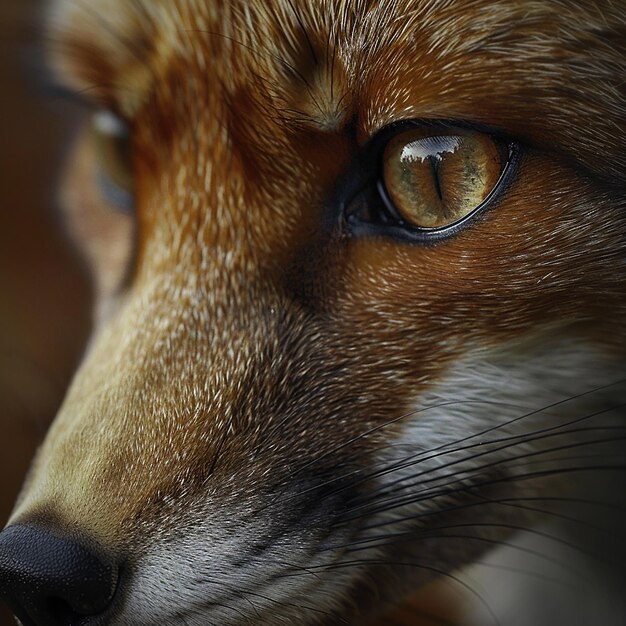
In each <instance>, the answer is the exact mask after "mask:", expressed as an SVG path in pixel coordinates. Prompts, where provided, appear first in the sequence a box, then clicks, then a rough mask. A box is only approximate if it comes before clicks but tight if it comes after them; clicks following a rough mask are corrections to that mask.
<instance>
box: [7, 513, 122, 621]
mask: <svg viewBox="0 0 626 626" xmlns="http://www.w3.org/2000/svg"><path fill="white" fill-rule="evenodd" d="M117 575H118V570H117V568H116V567H115V566H114V565H113V563H111V562H110V561H109V560H107V559H106V558H105V557H104V556H103V555H101V554H97V553H96V550H92V549H90V548H88V547H86V546H85V545H83V544H80V543H77V542H76V541H74V540H72V539H69V538H66V537H63V536H61V535H60V534H55V533H53V532H51V531H50V530H46V529H44V528H40V527H38V526H20V525H16V526H9V527H8V528H6V529H5V530H3V531H2V532H0V596H1V597H3V598H4V599H5V600H6V602H7V603H8V604H9V606H10V607H11V609H12V610H13V612H14V613H15V615H16V616H17V618H18V619H19V620H20V621H21V622H22V624H23V626H70V625H71V626H74V625H76V624H82V623H85V622H87V621H88V619H87V618H88V617H89V616H94V615H97V614H98V613H101V612H102V611H104V610H105V609H106V608H107V606H108V605H109V603H110V602H111V599H112V598H113V594H114V592H115V587H116V585H117Z"/></svg>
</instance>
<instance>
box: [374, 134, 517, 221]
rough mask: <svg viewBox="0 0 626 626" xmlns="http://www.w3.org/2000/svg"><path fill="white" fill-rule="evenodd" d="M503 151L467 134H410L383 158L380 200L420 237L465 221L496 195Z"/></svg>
mask: <svg viewBox="0 0 626 626" xmlns="http://www.w3.org/2000/svg"><path fill="white" fill-rule="evenodd" d="M505 152H506V151H503V149H502V146H501V145H500V144H499V143H498V142H496V140H494V139H493V138H492V137H490V136H489V135H487V134H485V133H480V132H476V131H470V130H465V129H450V128H441V129H433V128H427V127H426V128H412V129H410V130H407V131H404V132H400V133H398V134H397V135H395V136H394V137H393V138H392V139H391V140H390V141H389V142H388V143H387V145H386V147H385V149H384V152H383V156H382V161H383V162H382V168H381V169H382V181H381V183H382V184H379V189H380V192H381V196H382V198H383V200H384V202H385V204H386V205H387V208H388V209H389V211H390V212H391V213H392V214H394V213H395V217H396V220H397V221H399V222H400V224H402V225H405V226H407V227H409V228H415V229H419V230H422V231H430V230H432V231H434V230H438V231H439V230H441V229H447V228H449V227H451V226H453V225H456V224H459V223H460V222H462V221H464V220H465V219H466V218H468V217H469V216H470V215H472V214H473V213H474V212H475V211H477V210H478V209H479V208H480V207H481V206H483V205H484V204H485V202H486V201H487V200H488V199H489V198H490V196H491V195H492V194H493V192H494V190H495V189H496V188H497V187H498V183H499V181H500V180H501V178H502V174H503V171H504V169H505V166H506V164H507V162H508V154H506V153H505Z"/></svg>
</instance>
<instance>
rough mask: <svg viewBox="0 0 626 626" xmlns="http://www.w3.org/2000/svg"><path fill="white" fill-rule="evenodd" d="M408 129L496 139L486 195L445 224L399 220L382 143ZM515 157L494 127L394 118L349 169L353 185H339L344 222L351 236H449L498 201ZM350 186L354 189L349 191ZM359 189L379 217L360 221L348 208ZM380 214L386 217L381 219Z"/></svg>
mask: <svg viewBox="0 0 626 626" xmlns="http://www.w3.org/2000/svg"><path fill="white" fill-rule="evenodd" d="M412 128H431V129H432V130H433V132H436V131H437V130H442V129H445V130H448V131H449V130H459V131H465V132H467V131H473V132H479V133H484V134H486V135H488V136H489V137H490V138H491V139H492V140H493V141H494V142H495V143H496V146H497V147H498V149H499V150H500V152H501V154H502V159H503V166H502V172H501V173H500V176H499V177H498V180H497V182H496V184H495V185H494V187H493V189H492V190H491V191H490V192H489V194H488V195H487V197H486V198H485V199H484V200H483V201H482V202H481V203H480V204H479V205H478V206H476V207H475V208H474V209H472V211H470V212H469V213H468V214H467V215H465V216H463V217H462V218H460V219H458V220H456V221H455V222H453V223H452V224H449V225H447V226H442V227H439V228H420V227H418V226H413V225H411V224H408V223H407V222H406V221H405V220H403V219H402V217H401V215H400V213H399V211H398V210H397V208H396V207H395V205H394V203H393V201H392V200H391V198H390V196H389V193H388V191H387V188H386V186H385V182H384V177H383V169H382V160H383V153H384V149H385V146H386V145H387V143H388V142H389V140H390V139H391V138H392V137H394V136H396V135H397V134H400V133H402V132H405V131H407V130H410V129H412ZM521 157H522V146H521V144H520V143H519V142H518V141H516V140H514V139H513V138H512V137H510V136H509V135H506V134H505V133H503V132H502V131H501V130H499V129H497V128H493V127H489V126H485V125H482V124H474V123H469V122H464V121H458V120H455V121H450V120H431V119H426V120H422V119H412V120H403V121H400V122H394V123H393V124H390V125H388V126H386V127H385V128H383V129H382V130H381V131H379V132H378V133H377V134H376V135H375V136H374V137H373V138H372V139H371V140H370V141H369V142H368V144H366V145H365V147H364V148H363V154H362V155H361V156H360V158H359V161H358V163H357V164H356V167H355V168H353V169H352V175H351V176H350V178H353V177H354V175H355V174H356V177H357V178H358V179H360V183H357V184H355V182H354V181H352V184H350V185H349V186H348V187H347V188H346V189H345V190H346V191H348V193H349V195H350V197H349V198H347V197H346V196H345V195H344V198H345V200H344V201H343V202H342V203H341V207H342V211H341V214H342V220H343V223H344V227H345V228H346V229H347V231H348V232H349V234H350V235H352V236H354V237H379V238H380V237H383V238H385V239H394V240H400V241H405V242H408V243H417V244H431V243H437V242H440V241H443V240H446V239H449V238H450V237H453V236H454V235H457V234H458V233H460V232H461V231H463V230H465V228H466V227H467V226H468V224H469V223H471V222H473V221H475V220H476V218H477V217H478V215H480V214H483V213H484V212H485V211H486V210H488V209H492V208H494V207H495V206H496V205H497V204H498V202H500V201H501V199H502V197H503V195H504V194H505V193H506V191H507V190H508V189H509V187H510V185H511V183H512V181H513V179H514V177H515V174H516V172H517V170H518V167H519V162H520V160H521ZM350 189H352V190H353V191H352V193H350V192H349V190H350ZM354 189H357V190H358V191H356V192H354ZM364 192H367V195H368V196H369V198H368V199H369V201H370V202H375V203H377V204H378V206H377V207H374V210H378V211H379V214H380V215H381V219H380V220H379V221H373V220H366V219H363V218H361V217H360V216H359V215H358V213H357V212H350V205H351V204H353V203H354V202H355V201H356V199H357V198H358V196H359V195H361V194H363V193H364ZM342 195H343V194H342ZM383 215H384V216H386V217H385V218H384V219H383V218H382V216H383Z"/></svg>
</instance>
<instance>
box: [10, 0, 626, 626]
mask: <svg viewBox="0 0 626 626" xmlns="http://www.w3.org/2000/svg"><path fill="white" fill-rule="evenodd" d="M46 20H47V23H48V44H47V48H48V56H49V60H50V65H51V68H52V72H53V73H54V75H55V76H56V77H57V78H58V80H59V81H60V83H61V84H62V85H63V86H64V88H65V89H67V90H68V92H69V93H71V95H72V97H77V98H79V99H80V100H81V102H83V103H84V104H85V106H86V107H87V110H88V112H89V113H88V118H89V119H88V121H87V123H85V124H84V127H83V128H82V130H81V131H80V133H79V135H78V137H77V138H76V140H75V142H74V147H73V148H72V150H71V154H70V155H69V157H68V163H67V165H66V167H65V174H64V175H63V180H62V182H61V184H60V187H61V189H60V198H61V202H60V204H61V205H62V207H63V209H64V211H65V216H66V222H67V228H68V230H69V232H70V233H71V235H72V237H73V239H74V240H75V241H76V244H77V245H78V247H79V248H80V249H81V251H82V253H83V256H84V258H85V259H86V260H87V263H88V265H89V267H90V268H91V271H92V276H93V284H94V291H95V294H96V297H95V307H94V326H93V333H92V336H91V338H90V339H89V342H88V345H87V346H86V349H85V353H84V356H83V358H82V362H81V364H80V366H79V368H78V371H77V372H76V374H75V377H74V379H73V381H72V382H71V385H70V387H69V389H68V391H67V395H66V397H65V400H64V401H63V404H62V406H61V408H60V410H59V412H58V414H57V416H56V418H55V420H54V423H53V424H52V426H51V427H50V429H49V432H48V433H47V435H46V438H45V440H44V442H43V443H42V445H41V447H40V448H39V450H38V452H37V454H36V457H35V459H34V460H33V463H32V466H31V469H30V471H29V474H28V476H27V477H26V479H25V482H24V486H23V489H22V492H21V494H20V496H19V498H18V500H17V502H16V504H15V509H14V512H13V514H12V516H11V519H10V520H9V522H8V524H7V526H6V527H5V529H4V530H3V531H2V532H1V533H0V596H2V597H3V598H4V600H5V601H6V603H7V604H8V605H9V607H10V608H11V610H12V611H13V613H14V614H15V616H16V618H17V619H18V620H19V623H20V624H22V625H23V626H79V625H80V626H105V625H106V626H163V625H167V626H170V625H171V626H176V625H180V626H209V625H213V626H240V625H245V624H259V625H277V626H278V625H285V624H294V625H303V626H306V625H328V626H330V625H335V624H360V625H365V624H371V623H374V621H376V620H378V621H377V623H379V624H390V623H392V622H391V618H390V617H387V618H386V617H385V616H386V615H387V616H389V615H390V613H391V612H392V611H393V610H395V609H398V608H401V607H403V606H407V605H406V603H407V601H408V599H409V598H410V597H411V596H412V594H414V593H415V592H416V590H418V589H421V588H424V587H425V585H427V584H428V583H430V582H431V581H434V580H437V579H441V578H443V579H448V580H450V581H451V582H450V584H452V585H454V581H461V582H460V583H459V584H462V585H465V586H467V583H464V582H463V579H459V578H458V577H457V574H456V572H459V571H461V570H462V569H463V568H464V567H467V566H470V565H471V564H473V563H477V562H479V561H480V560H481V559H484V558H487V555H488V554H490V553H491V551H492V550H494V549H495V548H497V547H498V546H507V545H508V546H510V545H512V543H513V541H514V537H516V536H518V533H519V532H520V531H526V532H528V533H533V532H534V533H542V536H544V537H546V538H547V540H548V541H549V539H550V534H549V532H548V531H546V530H545V529H546V528H549V524H550V522H551V521H553V520H554V519H555V518H564V517H566V516H567V515H569V516H570V517H571V516H573V517H574V518H575V521H577V522H581V523H594V524H595V523H596V522H598V523H599V522H602V524H604V523H605V522H606V523H607V524H611V523H613V526H612V527H611V528H612V530H611V531H610V532H611V533H612V534H611V535H610V541H609V547H608V548H607V549H606V550H602V549H601V548H600V547H599V542H596V541H594V540H590V541H585V539H584V538H583V539H580V543H579V544H578V545H580V547H581V550H583V549H584V550H588V549H591V547H594V548H597V549H598V550H599V551H601V552H602V555H603V558H604V559H605V560H607V561H611V562H612V565H611V567H612V568H613V569H611V570H610V571H611V577H612V578H611V580H614V581H616V580H619V577H620V576H621V575H622V574H623V572H624V566H623V563H624V560H623V559H622V558H621V554H622V552H621V547H622V539H623V536H624V532H623V526H622V521H623V519H624V518H623V517H622V516H621V515H622V511H623V508H624V506H623V504H624V503H623V502H622V499H623V498H622V496H621V495H620V494H621V493H622V491H624V492H625V493H626V490H624V489H623V487H624V480H623V479H624V476H623V474H624V470H626V463H625V459H624V429H625V428H626V424H625V423H624V414H625V411H624V398H625V397H626V383H625V379H626V377H625V376H624V373H625V372H626V367H625V366H626V139H625V137H626V82H625V81H624V76H626V6H625V5H624V4H622V3H620V2H615V1H612V0H593V1H589V0H554V1H551V2H543V1H539V0H439V1H435V0H306V1H303V0H263V1H261V0H221V1H218V0H98V1H97V2H96V1H95V0H56V1H55V2H52V3H51V5H50V8H49V14H48V15H47V17H46ZM594 502H595V504H597V505H602V506H603V507H604V508H603V510H605V509H608V510H609V513H603V514H602V515H597V514H594V513H593V511H594V510H595V509H593V507H592V505H593V504H594ZM572 511H573V512H572ZM546 524H547V525H548V526H546ZM605 534H606V533H605ZM594 536H595V535H594ZM603 536H605V535H603ZM554 541H557V538H554ZM611 546H612V547H611ZM546 555H547V552H546ZM540 556H542V555H540ZM474 593H477V592H476V591H475V592H474ZM478 595H480V594H478ZM404 619H405V621H403V622H402V623H404V624H407V625H408V624H413V625H415V624H417V623H418V619H419V616H418V614H417V613H413V614H411V613H410V611H408V612H407V614H406V616H405V618H404ZM549 619H550V620H551V621H549V622H548V623H550V624H557V623H560V622H559V621H558V617H554V616H552V617H550V618H549ZM481 623H482V624H486V623H499V621H498V620H497V616H493V615H491V616H488V617H485V618H483V621H482V622H481ZM513 623H515V624H520V623H522V622H520V621H517V622H514V621H512V620H511V621H508V622H505V621H503V622H502V624H503V626H507V624H513ZM528 623H533V624H537V623H539V622H538V621H534V622H528ZM569 623H572V622H569ZM591 623H595V624H599V623H602V622H601V621H596V622H591ZM611 623H615V624H617V623H618V622H617V619H616V620H615V622H611ZM606 624H607V626H610V623H609V622H608V621H607V622H606Z"/></svg>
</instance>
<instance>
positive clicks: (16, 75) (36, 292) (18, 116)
mask: <svg viewBox="0 0 626 626" xmlns="http://www.w3.org/2000/svg"><path fill="white" fill-rule="evenodd" d="M42 16H43V3H42V2H40V1H39V0H0V447H1V450H0V517H1V518H2V525H4V524H5V523H6V520H7V518H8V516H9V515H10V512H11V508H12V506H13V502H14V500H15V497H16V495H17V493H18V490H19V487H20V484H21V482H22V480H23V477H24V474H25V472H26V469H27V467H28V464H29V462H30V459H31V458H32V456H33V453H34V451H35V449H36V447H37V445H38V444H39V442H40V441H41V439H42V436H43V434H44V433H45V430H46V428H47V426H48V424H49V422H50V420H51V419H52V417H53V416H54V414H55V412H56V410H57V408H58V405H59V403H60V402H61V400H62V397H63V394H64V391H65V387H66V385H67V383H68V381H69V378H70V376H71V373H72V371H73V369H74V367H75V366H76V362H77V360H78V359H79V358H80V354H81V350H82V346H83V344H84V341H85V338H86V335H87V332H88V326H89V312H88V311H89V287H88V283H87V280H86V277H85V273H84V270H83V269H82V264H81V262H80V260H79V259H78V257H77V256H76V255H75V254H74V253H73V252H72V250H71V247H70V246H69V245H68V242H67V240H66V238H65V236H64V233H63V229H62V226H61V220H60V215H59V213H58V211H57V209H56V206H55V192H54V189H55V183H56V180H57V178H58V175H59V173H60V169H61V167H62V161H63V154H64V149H65V147H66V146H67V145H68V142H69V140H70V139H71V136H72V127H73V126H75V125H76V121H77V115H78V112H77V111H76V110H75V109H74V108H73V107H72V106H71V105H69V104H67V103H65V102H62V101H61V100H60V99H59V98H58V97H55V96H53V95H51V94H49V93H48V90H47V89H46V82H47V80H46V78H45V76H46V74H45V68H44V63H43V37H42ZM13 623H14V622H13V621H12V620H10V618H9V617H8V614H6V613H4V612H2V609H0V626H6V625H8V624H13Z"/></svg>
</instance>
